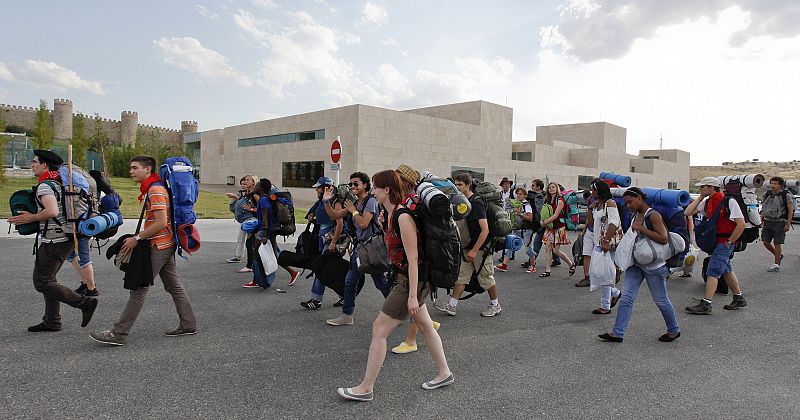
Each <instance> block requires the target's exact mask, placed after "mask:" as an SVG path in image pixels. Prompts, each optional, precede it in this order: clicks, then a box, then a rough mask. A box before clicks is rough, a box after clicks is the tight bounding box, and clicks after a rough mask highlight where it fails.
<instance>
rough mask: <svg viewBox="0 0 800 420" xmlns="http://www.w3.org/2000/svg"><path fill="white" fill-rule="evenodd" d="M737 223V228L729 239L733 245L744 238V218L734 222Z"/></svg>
mask: <svg viewBox="0 0 800 420" xmlns="http://www.w3.org/2000/svg"><path fill="white" fill-rule="evenodd" d="M734 222H736V227H735V228H734V229H733V233H731V237H730V238H728V240H729V241H731V243H734V242H736V241H738V240H739V237H740V236H742V232H744V218H743V217H739V218H736V219H735V220H734Z"/></svg>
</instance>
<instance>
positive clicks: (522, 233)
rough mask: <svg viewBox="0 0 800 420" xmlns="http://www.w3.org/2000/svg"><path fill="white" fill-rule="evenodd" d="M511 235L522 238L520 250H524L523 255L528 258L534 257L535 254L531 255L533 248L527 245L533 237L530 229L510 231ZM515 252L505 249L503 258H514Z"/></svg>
mask: <svg viewBox="0 0 800 420" xmlns="http://www.w3.org/2000/svg"><path fill="white" fill-rule="evenodd" d="M511 234H512V235H517V236H519V237H520V238H522V249H524V250H525V254H527V255H528V258H530V257H533V256H535V255H536V254H534V253H533V248H532V247H531V246H530V245H529V243H530V242H531V236H533V231H532V230H530V229H520V230H513V231H511ZM514 254H515V252H514V251H512V250H510V249H506V250H504V251H503V257H508V258H514Z"/></svg>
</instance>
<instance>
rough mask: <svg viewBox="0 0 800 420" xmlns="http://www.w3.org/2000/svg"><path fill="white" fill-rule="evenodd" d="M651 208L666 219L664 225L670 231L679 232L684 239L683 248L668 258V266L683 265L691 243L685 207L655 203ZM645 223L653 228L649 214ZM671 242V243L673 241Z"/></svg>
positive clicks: (676, 266)
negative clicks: (684, 211)
mask: <svg viewBox="0 0 800 420" xmlns="http://www.w3.org/2000/svg"><path fill="white" fill-rule="evenodd" d="M651 208H652V209H653V210H655V211H657V212H658V213H659V214H660V215H661V219H662V220H664V226H666V228H667V232H668V233H674V234H677V235H679V236H680V237H681V239H683V243H684V247H683V249H680V250H676V253H675V254H674V255H672V256H671V257H670V258H668V259H667V267H669V268H678V267H683V259H684V258H686V254H688V253H689V246H690V245H691V241H690V240H689V225H688V224H687V223H686V215H685V214H684V213H683V208H681V207H665V206H660V205H654V206H652V207H651ZM645 223H646V224H647V225H648V226H647V227H648V228H649V229H652V228H653V225H652V223H651V222H650V217H649V216H648V217H646V218H645ZM669 243H670V245H671V244H672V243H673V241H670V242H669Z"/></svg>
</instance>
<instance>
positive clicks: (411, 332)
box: [406, 322, 418, 347]
mask: <svg viewBox="0 0 800 420" xmlns="http://www.w3.org/2000/svg"><path fill="white" fill-rule="evenodd" d="M417 329H418V328H417V324H416V323H414V322H412V323H411V324H408V333H406V345H408V346H412V347H413V346H416V345H417Z"/></svg>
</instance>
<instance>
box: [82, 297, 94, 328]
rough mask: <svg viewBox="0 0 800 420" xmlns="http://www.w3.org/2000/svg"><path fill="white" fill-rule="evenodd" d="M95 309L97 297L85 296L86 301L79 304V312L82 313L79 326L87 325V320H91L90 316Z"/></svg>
mask: <svg viewBox="0 0 800 420" xmlns="http://www.w3.org/2000/svg"><path fill="white" fill-rule="evenodd" d="M95 309H97V298H93V297H89V298H86V302H84V304H83V306H81V312H82V313H83V319H82V320H81V327H85V326H87V325H89V322H90V321H91V320H92V316H93V315H94V311H95Z"/></svg>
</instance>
